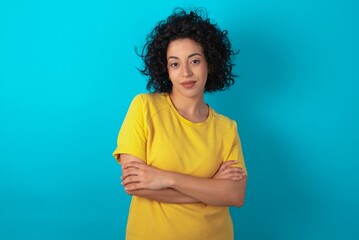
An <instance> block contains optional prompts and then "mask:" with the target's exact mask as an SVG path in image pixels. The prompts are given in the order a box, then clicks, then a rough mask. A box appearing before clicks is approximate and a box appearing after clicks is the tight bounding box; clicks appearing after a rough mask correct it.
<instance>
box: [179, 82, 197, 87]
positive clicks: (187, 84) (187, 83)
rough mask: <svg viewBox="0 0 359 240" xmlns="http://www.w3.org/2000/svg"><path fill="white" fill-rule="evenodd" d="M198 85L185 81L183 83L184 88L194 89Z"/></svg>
mask: <svg viewBox="0 0 359 240" xmlns="http://www.w3.org/2000/svg"><path fill="white" fill-rule="evenodd" d="M195 84H196V81H185V82H183V83H181V85H182V86H183V87H184V88H192V87H193V86H194V85H195Z"/></svg>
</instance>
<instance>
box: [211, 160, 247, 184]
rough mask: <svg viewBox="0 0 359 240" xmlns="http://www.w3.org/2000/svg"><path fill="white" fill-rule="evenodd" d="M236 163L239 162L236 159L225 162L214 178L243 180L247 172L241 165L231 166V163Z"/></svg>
mask: <svg viewBox="0 0 359 240" xmlns="http://www.w3.org/2000/svg"><path fill="white" fill-rule="evenodd" d="M236 163H237V161H235V160H230V161H227V162H223V163H222V164H221V166H220V167H219V168H218V170H217V172H216V173H215V174H214V176H213V177H212V178H213V179H227V180H234V181H239V180H242V179H243V178H244V177H245V175H246V173H245V171H244V170H243V169H242V168H240V167H231V165H234V164H236Z"/></svg>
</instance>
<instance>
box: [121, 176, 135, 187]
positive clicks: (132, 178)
mask: <svg viewBox="0 0 359 240" xmlns="http://www.w3.org/2000/svg"><path fill="white" fill-rule="evenodd" d="M138 182H140V180H139V177H138V176H129V177H126V179H124V180H123V181H122V182H121V184H122V185H123V186H127V185H129V184H131V183H138Z"/></svg>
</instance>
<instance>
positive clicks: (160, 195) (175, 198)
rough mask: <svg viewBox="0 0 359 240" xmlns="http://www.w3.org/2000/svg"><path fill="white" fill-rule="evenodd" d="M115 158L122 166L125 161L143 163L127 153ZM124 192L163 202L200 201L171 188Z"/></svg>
mask: <svg viewBox="0 0 359 240" xmlns="http://www.w3.org/2000/svg"><path fill="white" fill-rule="evenodd" d="M117 160H118V161H119V162H120V163H121V165H122V166H123V165H124V164H125V163H127V162H140V163H143V161H142V160H140V159H139V158H137V157H135V156H132V155H129V154H121V155H118V156H117ZM121 179H122V177H121ZM126 193H127V194H129V195H131V196H137V197H143V198H147V199H151V200H154V201H158V202H163V203H200V201H198V200H197V199H194V198H192V197H190V196H187V195H185V194H183V193H181V192H179V191H177V190H175V189H172V188H164V189H160V190H150V189H139V190H135V191H126Z"/></svg>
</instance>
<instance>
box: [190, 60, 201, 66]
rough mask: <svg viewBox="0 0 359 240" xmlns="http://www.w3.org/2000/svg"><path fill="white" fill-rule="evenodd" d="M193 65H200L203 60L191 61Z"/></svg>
mask: <svg viewBox="0 0 359 240" xmlns="http://www.w3.org/2000/svg"><path fill="white" fill-rule="evenodd" d="M191 63H192V64H195V65H197V64H200V63H201V60H199V59H193V60H192V61H191Z"/></svg>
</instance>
